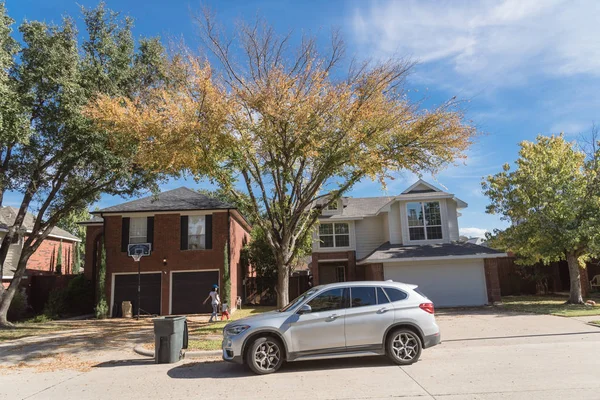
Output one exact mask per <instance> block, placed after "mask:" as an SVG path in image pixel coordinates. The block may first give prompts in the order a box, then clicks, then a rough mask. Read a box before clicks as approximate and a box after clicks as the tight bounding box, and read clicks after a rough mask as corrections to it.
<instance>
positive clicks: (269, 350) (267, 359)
mask: <svg viewBox="0 0 600 400" xmlns="http://www.w3.org/2000/svg"><path fill="white" fill-rule="evenodd" d="M280 359H281V351H280V350H279V346H278V345H277V343H275V342H272V341H269V340H267V341H266V342H263V343H261V344H260V345H259V346H258V347H257V348H256V350H255V351H254V365H256V367H257V368H259V369H260V370H262V371H265V372H267V371H273V370H274V369H275V368H276V367H277V365H278V364H279V360H280Z"/></svg>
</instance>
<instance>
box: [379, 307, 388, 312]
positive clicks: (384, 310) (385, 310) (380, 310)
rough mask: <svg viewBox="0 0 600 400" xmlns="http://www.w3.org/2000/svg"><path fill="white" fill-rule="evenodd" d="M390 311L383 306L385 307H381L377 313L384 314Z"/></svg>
mask: <svg viewBox="0 0 600 400" xmlns="http://www.w3.org/2000/svg"><path fill="white" fill-rule="evenodd" d="M388 311H389V309H388V308H385V307H383V308H380V309H379V310H377V314H383V313H386V312H388Z"/></svg>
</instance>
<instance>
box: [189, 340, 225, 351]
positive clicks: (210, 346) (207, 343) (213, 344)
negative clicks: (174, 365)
mask: <svg viewBox="0 0 600 400" xmlns="http://www.w3.org/2000/svg"><path fill="white" fill-rule="evenodd" d="M188 350H221V340H214V339H202V340H190V341H189V342H188Z"/></svg>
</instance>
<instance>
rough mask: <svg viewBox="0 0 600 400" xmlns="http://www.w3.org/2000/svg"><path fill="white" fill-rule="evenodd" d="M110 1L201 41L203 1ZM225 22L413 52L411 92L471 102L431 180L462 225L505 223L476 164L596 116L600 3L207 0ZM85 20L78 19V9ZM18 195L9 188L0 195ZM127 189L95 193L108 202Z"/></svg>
mask: <svg viewBox="0 0 600 400" xmlns="http://www.w3.org/2000/svg"><path fill="white" fill-rule="evenodd" d="M106 3H107V5H108V7H109V8H112V9H114V10H117V11H122V12H123V13H124V14H127V15H129V16H132V17H133V18H134V19H135V34H136V35H138V36H141V35H145V36H157V35H158V36H161V37H163V38H165V39H168V38H172V39H178V38H181V37H183V38H184V39H185V41H186V42H187V44H188V45H190V46H194V44H195V43H198V39H197V35H196V28H195V25H194V22H193V18H192V15H193V13H194V12H195V11H197V10H198V9H199V7H200V3H199V2H188V1H175V0H173V1H169V2H167V1H163V0H144V1H141V0H109V1H106ZM78 4H82V5H84V6H87V7H93V6H95V5H96V4H97V2H96V1H87V0H78V1H77V2H75V1H73V0H53V1H47V0H12V1H11V0H8V1H7V8H8V11H9V13H10V15H11V16H12V17H13V18H14V19H16V20H17V23H19V22H21V21H23V20H24V19H29V20H45V21H48V22H51V21H53V22H57V23H58V22H60V18H61V16H62V15H65V14H68V15H77V16H78V18H79V13H78ZM204 4H208V5H209V6H210V7H211V8H212V9H213V10H214V11H215V12H216V14H217V17H218V19H219V20H220V22H221V23H223V24H225V25H226V26H228V27H229V28H231V29H233V27H234V24H235V21H236V20H239V19H246V20H249V21H251V20H252V19H253V18H254V16H255V15H257V14H260V15H261V16H263V17H265V18H266V19H267V20H268V21H269V22H270V23H271V24H273V25H274V27H275V28H276V29H277V30H278V31H279V32H280V33H284V32H287V31H288V30H290V29H292V30H293V31H294V32H295V33H296V34H300V33H302V32H309V33H313V34H316V35H317V36H319V38H323V40H325V39H326V38H327V36H328V34H329V32H330V29H331V28H332V27H337V28H339V29H340V30H341V32H342V33H343V35H344V38H345V40H346V43H347V46H348V54H349V55H356V56H357V57H359V58H360V57H365V58H366V57H372V58H383V57H387V56H391V55H400V56H403V57H410V58H411V59H413V60H415V61H417V62H418V65H417V66H416V68H415V69H414V72H413V74H412V76H411V77H410V81H409V87H410V89H411V92H412V93H413V97H414V98H415V99H424V104H426V105H428V104H439V103H441V102H443V101H444V100H447V99H450V98H451V97H453V96H457V97H458V98H459V99H464V100H466V101H467V102H466V103H465V106H466V108H467V116H468V118H469V119H471V120H472V121H473V123H475V124H476V126H477V127H478V128H479V129H480V130H481V132H482V133H483V135H482V136H481V137H479V138H477V142H476V144H475V145H473V146H472V148H471V149H470V150H469V152H468V158H467V160H466V162H465V163H464V164H460V165H456V166H451V167H449V168H448V169H446V170H445V171H443V172H441V173H439V174H438V175H437V176H435V177H430V176H425V177H424V178H425V179H426V180H429V181H431V182H432V183H434V184H436V185H437V186H441V187H443V188H445V189H447V190H448V191H450V192H451V193H454V194H456V195H457V196H458V197H460V198H461V199H462V200H464V201H466V202H467V203H468V204H469V207H468V208H467V209H466V210H463V212H462V217H461V218H460V220H459V224H460V227H461V231H462V233H464V234H467V235H468V236H471V235H481V234H482V233H483V232H484V231H485V230H492V229H494V228H502V227H504V226H505V225H504V223H503V222H502V221H500V219H499V218H498V217H497V216H493V215H487V214H485V205H486V204H487V200H486V198H485V197H484V196H483V195H482V194H481V191H480V182H481V178H482V176H486V175H488V174H493V173H495V172H498V171H499V170H500V169H501V166H502V164H504V163H505V162H512V161H514V160H515V159H516V157H517V152H518V143H519V142H520V141H522V140H533V139H535V136H536V135H538V134H551V133H558V132H565V134H566V135H567V136H568V137H570V138H572V139H573V140H575V139H577V138H578V135H579V134H580V133H585V132H588V131H589V129H590V127H591V125H592V123H593V122H594V121H595V120H597V111H598V110H599V106H600V96H598V95H597V89H596V88H597V87H598V84H599V83H600V46H598V40H597V38H598V33H599V32H598V30H599V28H598V26H600V25H598V24H597V21H599V20H600V4H599V3H597V2H594V1H591V0H590V1H577V0H539V1H527V0H504V1H487V2H475V1H437V2H423V1H372V2H367V1H328V2H319V1H302V2H300V1H296V2H292V1H281V0H279V1H275V0H262V1H259V0H256V1H251V0H246V1H209V2H205V3H204ZM78 22H79V23H81V22H82V21H81V19H80V18H79V20H78ZM416 179H417V177H415V176H413V175H412V174H408V173H401V174H399V175H398V177H397V179H395V180H394V181H392V182H390V183H389V184H388V189H387V192H384V191H383V190H382V189H381V187H380V186H379V185H378V184H377V183H375V182H371V181H364V182H361V183H360V184H358V185H357V186H356V187H355V188H354V190H353V191H352V192H351V193H350V195H351V196H355V197H358V196H376V195H393V194H398V193H400V192H401V191H402V190H403V189H404V188H406V187H408V186H410V184H412V183H413V182H414V180H416ZM182 185H186V186H190V187H207V186H209V185H208V184H205V183H195V182H194V181H193V180H187V181H183V182H182V180H177V181H175V180H173V181H170V182H169V183H167V184H166V185H164V186H163V188H164V189H171V188H175V187H179V186H182ZM19 200H20V198H19V197H18V196H16V195H15V194H8V195H7V197H6V200H5V204H6V205H16V204H15V203H17V202H18V201H19ZM121 201H123V200H122V199H120V198H111V197H106V196H105V197H103V198H102V200H101V201H100V202H99V203H98V204H97V206H99V207H106V206H109V205H112V204H115V203H118V202H121Z"/></svg>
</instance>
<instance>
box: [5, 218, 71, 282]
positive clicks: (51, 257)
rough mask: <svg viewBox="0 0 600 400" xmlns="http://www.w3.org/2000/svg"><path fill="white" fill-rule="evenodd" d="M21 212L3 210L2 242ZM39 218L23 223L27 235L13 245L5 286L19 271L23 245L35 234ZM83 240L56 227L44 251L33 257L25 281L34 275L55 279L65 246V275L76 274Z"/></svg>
mask: <svg viewBox="0 0 600 400" xmlns="http://www.w3.org/2000/svg"><path fill="white" fill-rule="evenodd" d="M17 212H18V210H17V209H16V208H14V207H0V240H2V239H3V238H4V235H6V233H7V232H8V227H9V226H11V225H12V224H14V222H15V218H16V216H17ZM34 220H35V217H34V216H33V214H31V213H27V214H26V215H25V219H24V221H23V228H24V231H25V232H24V234H23V235H20V236H19V237H18V238H16V239H15V240H14V241H13V243H12V244H11V245H10V248H9V250H8V255H7V257H6V261H5V263H4V270H3V274H2V282H3V283H4V284H5V285H8V284H9V283H10V281H11V280H12V277H13V274H14V270H15V269H16V268H17V263H18V262H19V257H20V255H21V250H22V249H23V242H24V240H25V238H27V236H28V235H29V234H30V233H31V229H32V228H33V224H34ZM78 242H81V240H80V239H79V238H78V237H76V236H74V235H72V234H70V233H69V232H67V231H65V230H64V229H61V228H58V227H55V228H53V229H52V231H51V232H50V235H48V238H47V239H46V240H44V241H43V242H42V244H41V245H40V247H38V249H37V250H36V251H35V253H33V254H32V255H31V257H30V258H29V261H27V269H26V271H25V276H24V279H27V277H29V276H33V275H51V274H54V273H55V271H56V262H57V258H58V251H59V247H60V246H61V243H62V273H63V274H68V273H70V272H71V271H72V268H73V262H74V251H75V248H74V247H75V243H78Z"/></svg>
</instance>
